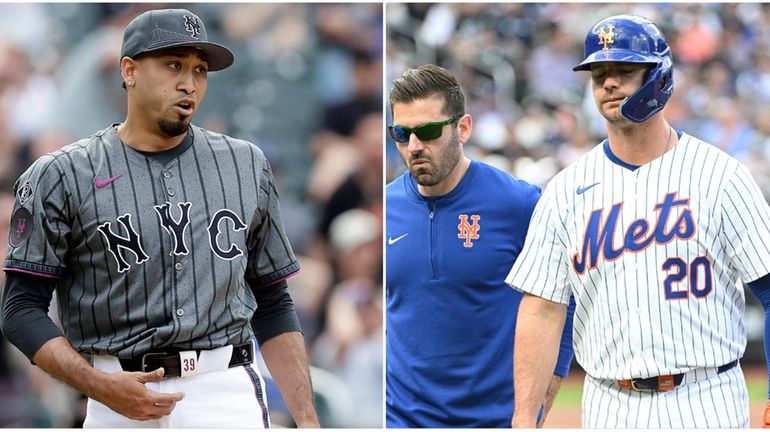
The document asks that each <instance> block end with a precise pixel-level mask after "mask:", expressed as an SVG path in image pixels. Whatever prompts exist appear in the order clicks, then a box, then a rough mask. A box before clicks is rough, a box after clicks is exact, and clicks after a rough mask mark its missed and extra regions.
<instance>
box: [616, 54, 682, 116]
mask: <svg viewBox="0 0 770 432" xmlns="http://www.w3.org/2000/svg"><path fill="white" fill-rule="evenodd" d="M673 72H674V71H673V67H672V65H671V60H670V58H666V59H665V60H664V61H663V63H661V64H659V65H657V66H655V67H654V68H653V69H652V70H651V71H650V73H649V75H648V77H647V80H646V81H645V83H644V84H642V86H641V87H640V88H639V90H637V91H636V92H635V93H634V94H632V95H631V96H629V97H627V98H626V100H624V101H623V103H621V104H620V114H621V115H622V116H623V117H625V118H627V119H629V120H631V121H633V122H636V123H641V122H643V121H645V120H647V119H649V118H650V117H652V116H653V115H655V114H656V113H658V112H659V111H660V110H662V109H663V107H664V106H665V105H666V102H668V99H669V98H670V97H671V94H672V93H673V91H674V73H673Z"/></svg>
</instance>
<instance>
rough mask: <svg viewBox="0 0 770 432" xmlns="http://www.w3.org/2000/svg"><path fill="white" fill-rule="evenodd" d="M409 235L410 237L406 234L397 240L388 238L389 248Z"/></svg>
mask: <svg viewBox="0 0 770 432" xmlns="http://www.w3.org/2000/svg"><path fill="white" fill-rule="evenodd" d="M408 235H409V233H406V234H404V235H401V236H398V237H396V238H393V237H388V246H390V245H392V244H394V243H396V242H397V241H399V240H401V239H402V238H404V237H406V236H408Z"/></svg>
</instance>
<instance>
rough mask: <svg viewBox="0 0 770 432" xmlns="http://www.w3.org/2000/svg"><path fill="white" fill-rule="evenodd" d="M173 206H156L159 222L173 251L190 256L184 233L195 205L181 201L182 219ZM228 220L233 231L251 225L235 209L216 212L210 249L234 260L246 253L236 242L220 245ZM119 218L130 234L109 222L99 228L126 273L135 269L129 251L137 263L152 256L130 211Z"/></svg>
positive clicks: (108, 247)
mask: <svg viewBox="0 0 770 432" xmlns="http://www.w3.org/2000/svg"><path fill="white" fill-rule="evenodd" d="M171 207H172V205H171V203H169V202H166V203H165V204H162V205H156V206H155V207H154V208H155V212H156V213H157V215H158V222H159V223H160V225H161V226H162V227H163V228H164V229H165V230H166V232H167V233H168V234H169V235H170V236H171V238H172V240H173V242H174V249H173V250H172V252H171V253H172V254H173V255H177V256H179V255H187V254H188V253H189V249H188V247H187V244H186V242H185V235H184V233H185V230H186V229H187V227H188V226H189V225H190V208H191V207H192V203H190V202H183V203H179V210H180V212H181V214H180V216H179V218H178V219H174V217H173V216H172V214H171V213H172V212H171ZM226 219H227V220H230V222H231V223H232V229H233V231H236V232H237V231H242V230H245V229H246V228H247V227H246V224H244V223H243V221H242V220H241V218H240V217H239V216H238V215H237V214H236V213H235V212H233V211H232V210H228V209H222V210H219V211H217V212H216V213H214V216H213V217H212V218H211V221H210V223H209V226H208V234H209V235H208V238H209V248H210V249H211V251H212V252H213V253H214V254H215V255H217V256H218V257H220V258H222V259H223V260H232V259H235V258H237V257H239V256H242V255H243V250H241V249H240V248H239V247H238V246H236V245H235V244H230V245H228V246H227V247H226V248H223V247H221V246H220V244H219V242H218V237H219V235H220V234H221V233H222V232H223V231H222V228H221V222H222V221H223V220H226ZM117 221H118V222H119V223H120V225H121V226H122V227H123V229H122V230H121V231H123V232H125V233H126V236H121V235H120V234H116V233H115V232H114V231H113V229H112V223H111V222H105V223H103V224H101V225H99V227H98V228H97V230H99V232H100V233H101V234H102V236H103V237H104V240H105V241H106V242H107V249H108V250H109V251H110V253H111V254H112V256H113V257H114V258H115V261H116V263H117V265H118V267H117V270H118V272H120V273H123V272H125V271H126V270H128V269H129V268H131V264H129V260H128V253H131V254H133V255H134V262H135V263H136V264H141V263H143V262H145V261H147V260H149V259H150V257H149V256H147V254H146V253H145V252H144V249H143V247H142V242H141V237H140V235H139V234H138V233H137V231H136V229H135V228H134V226H133V224H132V223H131V214H130V213H126V214H124V215H122V216H120V217H118V218H117Z"/></svg>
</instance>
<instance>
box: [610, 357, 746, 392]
mask: <svg viewBox="0 0 770 432" xmlns="http://www.w3.org/2000/svg"><path fill="white" fill-rule="evenodd" d="M735 366H738V360H733V361H731V362H730V363H727V364H726V365H722V366H719V367H718V368H717V374H721V373H722V372H727V371H729V370H730V369H732V368H734V367H735ZM683 379H684V374H683V373H679V374H675V375H661V376H656V377H652V378H633V379H628V380H618V385H620V386H621V387H623V388H627V389H631V390H636V391H669V390H673V389H674V387H676V386H678V385H679V384H682V380H683Z"/></svg>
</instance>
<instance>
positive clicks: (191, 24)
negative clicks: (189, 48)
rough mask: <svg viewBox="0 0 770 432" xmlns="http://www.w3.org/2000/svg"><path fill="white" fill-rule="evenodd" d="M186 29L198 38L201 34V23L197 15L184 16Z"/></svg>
mask: <svg viewBox="0 0 770 432" xmlns="http://www.w3.org/2000/svg"><path fill="white" fill-rule="evenodd" d="M184 29H185V30H187V31H188V32H190V35H192V37H193V39H198V36H200V34H201V24H200V23H199V22H198V19H197V18H196V17H193V16H190V15H185V16H184Z"/></svg>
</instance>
